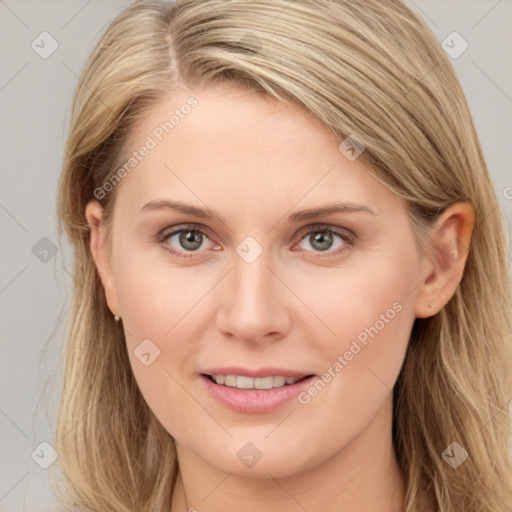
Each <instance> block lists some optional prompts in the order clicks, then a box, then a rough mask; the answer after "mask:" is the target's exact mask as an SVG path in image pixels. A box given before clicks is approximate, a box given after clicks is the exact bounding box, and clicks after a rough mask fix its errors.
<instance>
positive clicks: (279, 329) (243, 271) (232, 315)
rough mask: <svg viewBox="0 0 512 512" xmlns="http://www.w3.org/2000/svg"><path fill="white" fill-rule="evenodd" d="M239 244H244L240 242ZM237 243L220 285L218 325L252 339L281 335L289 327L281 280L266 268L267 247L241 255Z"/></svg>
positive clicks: (231, 332) (239, 335)
mask: <svg viewBox="0 0 512 512" xmlns="http://www.w3.org/2000/svg"><path fill="white" fill-rule="evenodd" d="M240 247H241V248H242V249H243V248H244V245H243V243H242V244H241V246H240ZM240 247H239V248H238V250H237V252H238V254H235V255H234V262H233V270H232V272H230V277H229V278H228V279H227V281H226V283H225V286H224V289H223V300H222V310H221V311H220V312H219V316H218V326H219V329H221V330H222V331H223V332H224V333H225V334H228V333H229V334H231V335H233V336H235V337H237V338H240V339H245V340H251V341H256V340H258V339H261V338H262V337H264V336H265V335H268V334H273V336H274V337H276V336H278V335H282V334H284V333H285V331H286V330H287V329H288V328H289V317H288V311H287V307H286V304H285V300H286V298H285V296H284V295H285V294H284V290H283V289H280V286H281V288H282V284H281V283H280V282H279V280H278V279H276V277H275V275H274V273H273V272H271V271H270V270H269V268H268V267H270V268H271V267H272V264H271V261H270V260H271V258H270V251H265V250H263V252H261V254H259V255H258V256H257V257H256V258H254V253H253V254H252V257H251V258H248V257H246V255H247V253H245V254H244V253H243V252H242V254H241V255H240V253H239V252H240ZM249 252H250V251H249Z"/></svg>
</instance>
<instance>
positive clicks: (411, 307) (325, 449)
mask: <svg viewBox="0 0 512 512" xmlns="http://www.w3.org/2000/svg"><path fill="white" fill-rule="evenodd" d="M191 97H193V98H194V99H193V100H190V98H191ZM186 105H188V106H186ZM166 123H167V124H166ZM130 142H131V145H130V148H131V151H132V152H135V153H132V152H130V153H129V154H128V155H127V166H125V172H121V173H120V177H122V182H121V183H120V184H119V185H117V187H119V190H118V191H117V192H118V196H117V202H116V206H115V210H114V216H113V224H112V229H113V232H112V233H113V234H112V257H111V260H110V266H107V265H104V264H102V263H101V262H100V263H99V267H100V268H99V270H100V273H101V278H102V281H103V284H104V286H105V289H106V293H107V297H108V302H109V306H110V308H111V309H112V311H113V312H114V313H115V314H117V315H119V316H121V317H122V319H123V327H124V329H125V335H126V343H127V349H128V353H129V357H130V361H131V365H132V368H133V372H134V375H135V378H136V379H137V382H138V384H139V386H140V389H141V391H142V393H143V395H144V397H145V399H146V401H147V403H148V405H149V407H150V408H151V409H152V410H153V412H154V413H155V415H156V416H157V417H158V419H159V420H160V422H161V423H162V425H163V426H164V427H165V428H166V430H167V431H168V432H169V433H170V434H172V436H173V437H174V438H175V439H176V441H177V443H178V445H179V446H182V447H184V448H186V449H188V450H189V451H191V452H193V453H194V454H195V456H197V457H199V458H200V459H202V460H203V461H206V462H207V463H209V464H210V465H212V466H214V467H216V468H219V469H221V470H222V471H225V472H233V473H235V474H241V475H243V474H250V475H251V476H255V477H265V476H268V473H270V474H272V475H274V476H276V477H279V476H285V475H288V474H293V473H297V472H300V471H302V470H306V469H308V468H311V467H313V466H315V465H318V464H319V463H321V462H323V461H326V460H328V459H329V458H330V457H332V456H333V454H335V453H337V452H339V451H340V450H342V449H343V448H344V447H347V446H348V445H349V444H350V443H351V442H352V441H354V440H355V439H357V438H358V437H359V436H361V435H362V434H363V432H365V431H366V430H367V429H368V428H369V426H370V425H373V426H374V427H375V428H374V431H376V432H378V431H379V429H380V430H381V431H384V429H389V428H390V422H391V416H390V410H391V409H390V404H391V396H392V388H393V385H394V383H395V381H396V378H397V376H398V374H399V370H400V367H401V364H402V362H403V359H404V355H405V351H406V347H407V343H408V339H409V334H410V331H411V328H412V324H413V322H414V319H415V316H416V314H415V300H416V296H417V294H416V287H417V285H418V283H419V282H420V281H421V279H422V274H421V270H422V266H421V264H420V261H421V255H420V254H419V252H418V250H417V248H416V244H415V240H414V236H413V230H412V226H411V224H410V221H409V218H408V216H407V213H406V208H405V203H404V202H403V201H402V200H401V199H399V198H397V197H396V196H395V195H394V194H392V193H391V192H390V191H388V190H387V189H386V188H385V187H384V186H383V185H381V184H380V183H378V182H377V181H376V180H375V179H374V178H372V177H371V176H370V175H369V174H368V173H367V171H366V170H365V169H364V168H363V166H362V164H361V158H355V159H354V157H355V156H357V150H359V149H362V148H360V147H356V151H355V152H350V151H348V152H347V151H342V150H340V149H339V147H338V146H339V142H338V141H337V140H336V138H335V137H334V136H333V135H332V134H330V132H329V131H328V130H327V129H326V128H324V127H323V126H321V125H320V124H319V123H318V122H317V121H315V120H314V119H313V118H312V117H310V116H309V115H308V114H306V113H304V112H303V111H301V110H299V109H298V108H297V107H293V106H286V105H285V104H283V103H279V102H276V101H275V100H273V99H270V98H269V97H265V96H261V95H258V94H256V93H253V92H248V91H245V90H242V89H238V88H235V87H233V86H231V87H228V86H222V87H216V88H209V89H208V90H206V91H202V92H198V91H185V90H182V91H180V92H177V93H176V94H173V97H172V100H171V99H170V100H168V101H166V102H162V103H161V104H160V105H158V107H157V108H154V109H153V110H152V111H151V112H149V113H148V114H147V115H146V116H145V117H144V118H143V119H141V121H140V123H139V124H138V126H137V127H136V129H135V130H134V132H133V133H132V137H131V141H130ZM144 147H145V148H146V149H143V148H144ZM363 155H364V152H363ZM130 157H132V160H131V161H130V160H128V159H129V158H130ZM130 162H131V163H130ZM123 176H124V177H123ZM106 193H111V192H110V191H106ZM173 205H174V207H173ZM94 208H95V206H93V205H90V206H89V209H88V214H91V212H94ZM180 229H181V230H182V231H181V232H180V231H178V230H180ZM97 263H98V261H97ZM212 376H214V377H212ZM213 378H215V379H216V380H217V381H218V383H215V382H214V381H213V380H212V379H213ZM294 379H302V380H300V381H297V382H295V383H292V382H293V381H294ZM222 382H224V384H222ZM274 386H275V387H274ZM253 387H256V388H258V389H248V388H253ZM269 387H272V388H271V389H267V388H269ZM239 388H241V389H239ZM284 461H286V463H284ZM267 472H268V473H267Z"/></svg>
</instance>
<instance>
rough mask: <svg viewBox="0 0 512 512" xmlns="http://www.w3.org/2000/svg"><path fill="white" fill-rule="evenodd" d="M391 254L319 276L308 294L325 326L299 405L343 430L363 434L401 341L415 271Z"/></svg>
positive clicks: (388, 385) (388, 386)
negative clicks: (314, 377)
mask: <svg viewBox="0 0 512 512" xmlns="http://www.w3.org/2000/svg"><path fill="white" fill-rule="evenodd" d="M392 252H393V251H390V254H389V257H387V258H386V257H381V258H379V263H378V264H374V265H368V264H365V265H361V267H359V266H357V267H356V266H353V267H351V268H348V267H347V268H343V269H341V268H340V269H339V270H338V271H337V272H330V273H329V275H327V273H326V276H325V278H323V279H322V278H321V279H317V280H316V281H315V288H314V291H313V293H310V294H309V295H308V298H309V300H310V302H309V303H308V305H309V306H310V307H311V309H312V310H313V311H315V313H316V314H317V315H318V317H320V318H321V319H322V321H323V322H324V324H325V326H326V328H325V329H322V331H321V332H322V335H317V336H316V338H315V340H314V347H313V346H312V347H311V348H312V349H313V350H315V352H316V353H317V354H318V356H319V360H321V361H323V370H322V374H321V375H320V378H319V380H318V381H317V382H316V383H315V385H314V386H311V387H310V388H309V389H308V390H307V391H306V393H305V394H304V395H303V396H302V398H301V397H299V398H301V400H300V402H301V403H302V404H304V405H305V406H306V408H309V407H311V409H310V410H311V411H312V410H319V411H321V414H322V417H324V419H325V421H326V422H327V423H331V422H332V423H333V424H337V425H344V426H345V429H346V430H345V431H346V432H357V431H359V430H360V429H361V428H363V427H364V425H365V423H366V422H368V421H369V420H370V419H371V417H372V416H373V415H374V414H376V412H377V411H378V409H379V408H380V406H381V405H382V403H383V402H384V400H385V399H386V396H388V395H389V394H390V393H391V391H392V388H393V386H394V384H395V382H396V379H397V377H398V374H399V372H400V368H401V366H402V363H403V360H404V356H405V352H406V349H407V345H408V342H409V336H410V332H411V328H412V325H413V322H414V318H415V315H414V294H413V293H411V291H412V289H413V288H414V280H415V275H416V274H415V266H414V262H413V261H412V258H411V261H409V262H408V263H406V262H404V261H403V260H402V259H401V258H398V257H397V256H396V254H392ZM333 276H334V278H333ZM332 404H336V407H332ZM356 412H357V414H356Z"/></svg>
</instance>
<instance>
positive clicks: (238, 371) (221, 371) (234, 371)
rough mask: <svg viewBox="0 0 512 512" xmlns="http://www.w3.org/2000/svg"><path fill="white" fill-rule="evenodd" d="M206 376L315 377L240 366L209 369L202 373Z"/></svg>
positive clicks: (303, 373)
mask: <svg viewBox="0 0 512 512" xmlns="http://www.w3.org/2000/svg"><path fill="white" fill-rule="evenodd" d="M201 373H202V374H204V375H243V376H246V377H254V378H258V377H275V376H282V377H293V378H302V377H307V376H309V375H313V374H312V373H308V372H302V371H297V370H290V369H286V368H274V367H267V368H259V369H258V370H250V369H248V368H241V367H239V366H224V367H222V368H208V369H206V370H203V371H202V372H201Z"/></svg>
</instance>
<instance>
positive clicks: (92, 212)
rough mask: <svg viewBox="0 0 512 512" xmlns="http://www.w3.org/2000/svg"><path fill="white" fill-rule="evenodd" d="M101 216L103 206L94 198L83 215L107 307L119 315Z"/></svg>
mask: <svg viewBox="0 0 512 512" xmlns="http://www.w3.org/2000/svg"><path fill="white" fill-rule="evenodd" d="M102 216H103V208H102V207H101V204H100V203H99V202H98V201H97V200H95V199H94V200H91V201H89V202H88V203H87V206H86V207H85V217H86V219H87V224H89V227H90V233H91V237H90V248H91V253H92V257H93V259H94V263H95V264H96V269H97V271H98V274H99V277H100V280H101V283H102V285H103V288H104V290H105V298H106V300H107V304H108V307H109V309H110V311H112V314H113V315H119V316H121V313H120V308H119V302H118V300H117V292H116V288H115V285H114V278H113V274H112V269H111V266H110V261H109V259H108V255H107V248H106V244H105V232H104V227H103V226H102V224H101V219H102Z"/></svg>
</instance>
